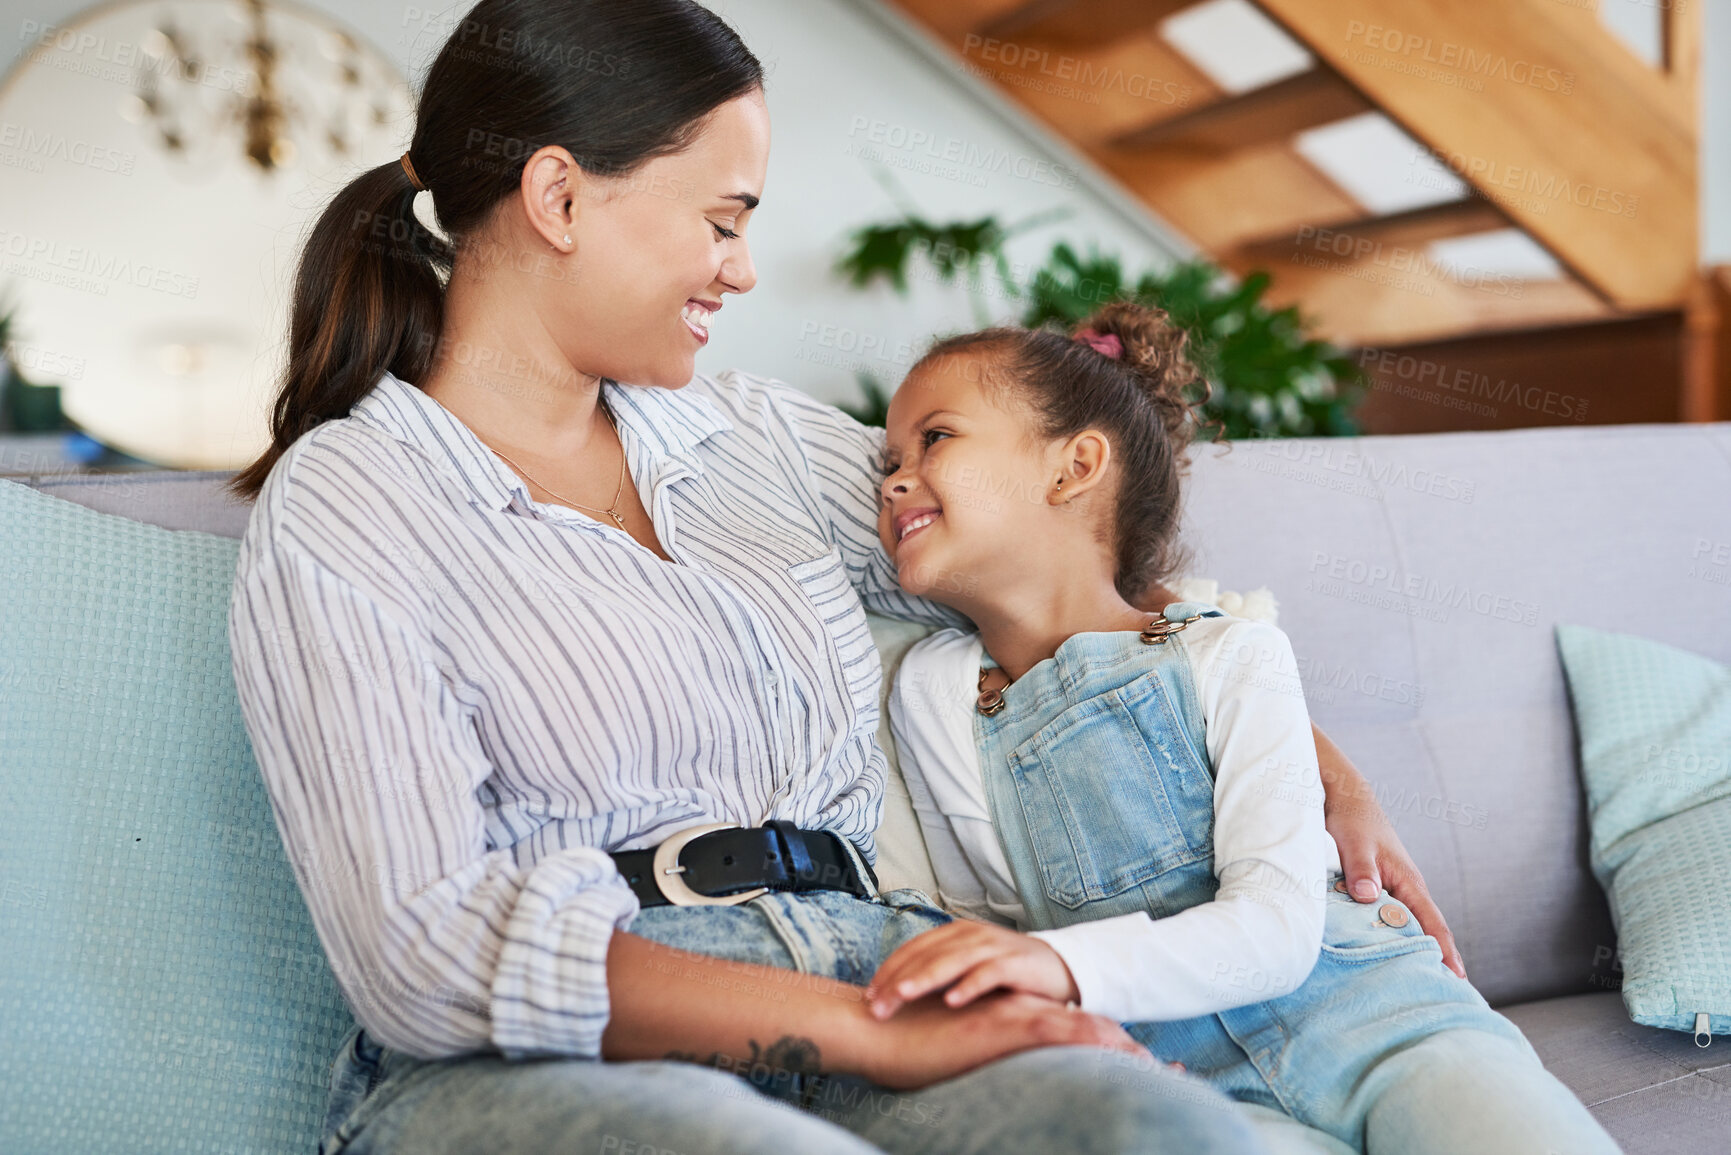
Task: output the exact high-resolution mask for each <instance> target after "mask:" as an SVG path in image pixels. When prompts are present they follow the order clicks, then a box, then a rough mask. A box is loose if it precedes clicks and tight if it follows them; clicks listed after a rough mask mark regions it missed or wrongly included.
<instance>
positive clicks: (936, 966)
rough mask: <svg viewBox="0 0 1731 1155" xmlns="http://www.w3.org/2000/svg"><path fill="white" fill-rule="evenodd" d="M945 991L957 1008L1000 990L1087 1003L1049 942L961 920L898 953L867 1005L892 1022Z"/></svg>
mask: <svg viewBox="0 0 1731 1155" xmlns="http://www.w3.org/2000/svg"><path fill="white" fill-rule="evenodd" d="M952 983H953V984H954V985H953V986H952V985H951V984H952ZM943 987H949V988H950V989H949V990H948V991H946V992H945V994H944V997H943V1001H944V1003H945V1004H946V1005H948V1006H951V1007H961V1006H966V1005H967V1004H968V1003H969V1002H972V1001H973V1000H974V999H976V998H978V997H979V996H980V995H983V994H985V993H986V992H987V991H992V990H997V989H999V988H1004V989H1007V990H1013V991H1024V992H1027V993H1028V994H1035V995H1042V996H1044V997H1045V998H1048V999H1051V1000H1053V1001H1055V1002H1058V1003H1070V1002H1076V1001H1078V1000H1079V999H1080V998H1081V997H1082V996H1081V993H1080V992H1079V991H1077V989H1076V980H1075V979H1074V978H1072V977H1071V975H1070V968H1069V967H1067V966H1065V965H1064V960H1063V958H1062V957H1060V956H1059V954H1058V952H1057V951H1055V950H1053V949H1052V948H1051V947H1050V946H1047V945H1046V943H1045V942H1044V941H1042V940H1040V939H1037V938H1034V937H1032V936H1030V935H1025V934H1020V933H1018V932H1016V931H1013V930H1009V929H1007V928H1005V927H1001V926H994V925H992V924H991V923H985V922H975V921H973V920H972V919H963V918H958V919H956V920H955V921H954V922H951V923H948V924H947V925H944V926H940V927H938V928H937V929H935V930H929V931H927V932H926V933H924V934H922V935H920V936H919V937H918V938H915V939H913V940H912V941H910V942H907V943H904V944H903V945H902V946H900V947H898V948H897V949H896V951H895V952H894V953H893V954H891V955H890V957H889V958H887V959H885V960H884V961H883V965H881V966H879V967H878V971H877V974H875V975H873V976H872V981H871V982H870V983H869V984H867V986H866V999H867V1001H868V1002H869V1003H870V1006H871V1012H872V1014H873V1015H875V1016H876V1017H878V1018H879V1019H887V1018H889V1017H890V1016H891V1015H893V1014H895V1013H896V1011H897V1009H899V1008H900V1007H901V1006H902V1005H903V1004H905V1003H910V1002H913V1001H914V1000H915V999H918V998H921V997H923V996H925V995H926V994H928V993H930V992H932V991H935V990H938V989H940V988H943Z"/></svg>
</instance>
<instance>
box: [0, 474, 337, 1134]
mask: <svg viewBox="0 0 1731 1155" xmlns="http://www.w3.org/2000/svg"><path fill="white" fill-rule="evenodd" d="M0 542H3V543H4V546H3V547H0V1151H5V1152H13V1151H17V1152H25V1151H28V1152H32V1153H44V1152H46V1153H58V1152H67V1153H72V1152H77V1153H79V1155H86V1153H88V1152H93V1151H151V1152H175V1151H182V1152H195V1151H207V1152H215V1151H222V1152H246V1151H251V1152H272V1153H276V1152H289V1151H300V1152H311V1151H312V1150H314V1149H315V1148H316V1147H317V1146H318V1141H319V1133H320V1129H321V1127H322V1125H323V1122H324V1107H325V1095H326V1087H327V1083H328V1080H329V1074H330V1064H331V1060H332V1059H333V1058H334V1057H335V1055H336V1050H337V1047H338V1045H339V1043H340V1042H341V1041H342V1038H343V1036H344V1034H345V1033H346V1032H347V1031H348V1030H349V1028H350V1027H351V1026H352V1025H353V1022H354V1020H353V1019H352V1018H351V1017H350V1015H349V1012H348V1010H347V1008H346V1007H345V1006H344V1004H343V1000H342V996H341V993H340V992H339V990H338V988H337V985H336V981H335V979H334V978H333V976H332V975H331V972H330V966H329V964H328V963H327V962H326V961H325V956H324V952H323V950H322V949H321V947H320V946H319V941H318V938H317V936H316V935H315V934H314V932H313V927H312V920H311V918H310V917H309V916H308V914H307V909H306V904H305V902H304V901H303V900H302V898H301V896H300V891H299V889H298V888H297V887H296V885H295V880H294V874H293V872H292V871H291V870H290V868H289V864H288V859H287V857H286V855H285V854H284V853H283V849H282V841H281V838H280V837H279V836H278V834H277V830H276V826H275V824H274V822H273V820H272V817H271V809H270V800H269V797H268V796H267V795H266V793H265V790H264V783H263V781H262V780H261V778H260V775H259V772H258V767H257V765H256V764H255V763H254V761H253V757H252V750H251V747H250V746H249V744H248V742H247V737H246V732H245V730H244V729H243V728H242V723H241V715H240V706H239V703H238V702H237V701H236V699H235V691H234V680H233V674H232V672H231V670H230V666H229V650H228V632H227V617H228V602H229V589H230V586H231V585H232V583H233V580H234V569H235V557H236V550H237V547H238V543H237V542H235V541H232V540H229V539H226V538H220V537H213V536H210V535H208V534H202V533H176V532H171V531H169V530H164V529H157V528H155V527H153V526H147V525H143V524H140V523H138V522H135V521H129V520H126V519H124V518H119V517H111V516H108V515H106V514H100V513H94V512H92V511H90V510H87V509H84V508H82V507H80V506H76V505H73V504H71V503H69V502H65V501H62V500H60V499H58V498H53V497H47V496H45V495H43V494H40V493H36V492H34V491H33V490H30V489H27V488H25V487H24V486H21V485H17V484H15V483H11V482H0Z"/></svg>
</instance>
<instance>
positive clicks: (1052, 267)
mask: <svg viewBox="0 0 1731 1155" xmlns="http://www.w3.org/2000/svg"><path fill="white" fill-rule="evenodd" d="M1038 219H1039V218H1033V219H1030V220H1029V221H1025V222H1022V223H1021V224H1020V225H1016V226H1004V225H1001V224H1000V223H999V222H998V221H997V219H996V218H995V217H983V218H981V219H979V220H973V221H956V222H951V223H948V224H942V223H933V222H930V221H926V220H924V219H922V218H920V217H919V216H918V215H916V214H914V213H911V212H904V214H903V216H902V217H900V218H898V219H896V220H892V221H887V222H883V223H879V224H870V225H865V226H862V227H861V228H858V229H855V230H854V231H853V232H852V233H851V234H850V236H849V243H848V247H847V249H846V251H845V252H844V253H843V254H842V256H841V258H840V259H839V260H838V262H837V270H838V272H840V273H841V274H842V275H843V276H844V277H845V278H846V279H847V280H848V282H849V283H850V284H851V285H853V286H854V287H855V288H865V287H867V286H869V285H871V284H873V283H874V282H877V281H879V280H882V281H885V282H887V283H888V284H889V285H890V286H891V287H892V288H894V289H895V290H896V292H898V293H901V294H905V293H906V292H907V285H908V271H909V267H910V265H911V263H912V262H913V261H914V260H915V259H923V260H926V261H928V262H929V263H930V265H931V268H932V270H933V273H934V274H935V276H936V278H937V279H938V280H940V281H946V282H949V281H956V280H958V279H961V280H965V281H966V283H967V285H968V287H969V289H970V293H971V296H972V298H973V301H974V307H975V313H976V315H977V316H979V317H980V319H981V323H982V324H984V323H985V319H984V316H983V313H984V309H983V305H982V302H981V300H980V289H981V286H982V283H983V278H984V277H985V276H986V274H987V273H988V272H991V273H994V274H995V275H996V276H997V278H998V280H999V281H1000V283H1001V285H1002V287H1003V290H1004V293H1005V295H1006V296H1008V297H1010V298H1012V299H1017V300H1025V301H1026V306H1025V308H1024V309H1023V312H1022V315H1021V317H1020V320H1021V323H1022V324H1024V325H1030V326H1035V325H1046V324H1051V325H1062V326H1068V325H1070V324H1073V323H1074V322H1076V321H1079V320H1081V319H1082V318H1084V317H1086V316H1088V315H1089V314H1090V313H1092V312H1093V311H1094V310H1095V309H1097V308H1099V307H1100V306H1101V305H1103V304H1106V303H1107V302H1109V301H1116V300H1131V301H1136V302H1138V303H1141V304H1145V305H1152V306H1155V307H1158V308H1161V309H1164V310H1165V311H1166V312H1167V313H1168V314H1169V315H1170V316H1171V318H1172V320H1173V322H1174V323H1176V324H1178V325H1182V326H1183V327H1184V328H1185V329H1186V330H1187V331H1188V332H1189V334H1190V346H1189V347H1190V352H1191V356H1192V357H1193V358H1195V360H1196V363H1197V367H1198V369H1200V370H1201V372H1202V375H1203V376H1204V377H1205V378H1206V379H1207V380H1208V382H1209V383H1210V384H1211V385H1212V387H1213V388H1212V392H1211V395H1210V397H1209V399H1208V401H1207V403H1206V404H1205V405H1204V408H1203V411H1204V414H1205V415H1206V416H1207V417H1209V418H1211V419H1213V420H1214V421H1216V422H1218V423H1219V426H1220V428H1221V430H1222V432H1223V433H1224V435H1225V436H1226V437H1229V438H1245V437H1317V436H1350V435H1353V434H1356V433H1357V432H1358V431H1359V430H1358V426H1357V424H1356V422H1354V421H1353V419H1352V409H1353V407H1354V406H1355V405H1356V404H1357V402H1358V400H1359V398H1360V397H1361V396H1362V395H1363V392H1364V377H1363V373H1362V371H1361V370H1360V369H1359V367H1358V366H1357V365H1356V364H1355V363H1354V362H1353V360H1352V359H1351V358H1350V357H1348V356H1347V355H1346V354H1345V352H1344V351H1342V350H1341V349H1339V348H1337V347H1336V346H1334V345H1332V344H1330V343H1329V342H1327V341H1323V340H1320V339H1318V338H1316V337H1313V336H1311V335H1310V334H1309V332H1308V325H1307V323H1306V322H1305V320H1304V318H1303V317H1302V316H1301V315H1300V314H1299V312H1298V310H1297V309H1295V308H1292V307H1287V308H1282V309H1271V308H1269V307H1268V305H1267V304H1265V303H1264V302H1263V300H1262V297H1263V295H1264V294H1265V293H1266V292H1267V290H1268V285H1269V276H1268V274H1267V273H1264V272H1260V271H1258V272H1254V273H1251V274H1250V275H1249V276H1247V277H1245V278H1243V279H1242V280H1239V281H1237V282H1234V281H1233V280H1232V279H1231V278H1230V277H1228V276H1227V275H1226V273H1225V272H1223V271H1222V270H1221V269H1220V268H1219V267H1218V266H1216V265H1213V264H1211V263H1210V262H1208V261H1206V260H1191V261H1186V262H1182V263H1179V264H1176V265H1173V266H1172V267H1170V268H1168V269H1164V270H1152V269H1151V270H1148V271H1146V272H1144V273H1142V274H1141V275H1140V276H1139V277H1136V278H1135V279H1134V280H1132V279H1130V278H1128V277H1127V276H1126V275H1125V273H1124V270H1123V263H1122V261H1121V260H1120V259H1119V258H1118V257H1116V256H1114V255H1111V254H1107V253H1101V252H1099V251H1091V252H1089V253H1088V254H1087V255H1086V256H1083V255H1080V254H1078V253H1077V252H1076V250H1075V249H1074V248H1073V247H1072V246H1071V245H1070V244H1068V243H1067V242H1064V241H1059V242H1057V243H1055V244H1054V245H1053V246H1052V249H1051V252H1050V254H1049V255H1048V256H1047V258H1046V261H1045V263H1044V264H1043V265H1042V266H1041V267H1040V268H1039V269H1038V270H1036V271H1035V273H1034V275H1033V277H1032V279H1031V280H1030V281H1029V283H1027V284H1026V285H1023V284H1018V283H1017V282H1016V280H1015V278H1014V277H1013V276H1012V274H1011V264H1010V261H1009V259H1008V257H1007V255H1006V254H1005V251H1004V242H1005V241H1006V240H1008V239H1009V238H1010V237H1011V236H1013V235H1014V234H1015V233H1017V232H1020V231H1021V230H1022V229H1024V228H1027V227H1031V225H1032V224H1033V223H1035V221H1036V220H1038ZM860 383H861V388H862V390H863V391H864V392H865V395H866V404H865V405H864V406H863V407H860V408H858V409H849V410H848V411H849V412H850V413H852V414H853V416H854V417H856V418H857V419H859V420H861V421H868V423H872V424H879V425H881V424H883V418H882V410H883V409H884V408H885V407H886V406H887V403H888V402H887V398H886V397H885V394H884V390H883V388H882V387H881V386H880V385H879V384H878V383H877V382H876V381H874V380H872V379H871V378H870V377H869V376H868V375H866V374H861V375H860ZM874 417H875V418H876V420H875V421H872V420H870V419H871V418H874Z"/></svg>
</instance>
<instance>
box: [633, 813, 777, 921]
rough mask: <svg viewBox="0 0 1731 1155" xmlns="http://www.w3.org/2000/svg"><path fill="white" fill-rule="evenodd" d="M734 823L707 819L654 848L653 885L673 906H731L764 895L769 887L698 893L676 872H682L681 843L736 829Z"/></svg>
mask: <svg viewBox="0 0 1731 1155" xmlns="http://www.w3.org/2000/svg"><path fill="white" fill-rule="evenodd" d="M738 829H739V823H737V822H711V823H708V824H706V825H703V826H688V827H686V828H685V829H684V830H681V831H680V832H679V833H677V834H675V835H673V836H672V837H671V838H668V839H666V840H665V841H663V842H662V843H661V845H660V846H657V847H656V848H655V865H654V867H653V869H654V872H655V888H656V889H657V890H659V891H660V892H661V894H662V897H664V898H666V899H667V901H668V902H671V903H672V904H673V905H675V906H734V905H736V904H738V903H741V902H750V901H751V900H752V899H754V898H756V897H757V896H758V895H760V894H768V893H769V887H767V886H760V887H758V888H757V889H756V890H745V891H741V892H740V893H738V894H699V893H698V892H697V891H695V890H692V889H691V887H689V886H687V885H686V884H685V879H683V878H681V877H680V875H682V874H684V873H685V867H683V866H681V865H679V852H680V851H681V850H684V849H685V844H686V843H687V842H690V841H691V840H692V839H693V838H698V837H700V836H702V835H705V834H708V833H709V832H710V831H712V830H738Z"/></svg>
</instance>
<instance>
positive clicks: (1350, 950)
mask: <svg viewBox="0 0 1731 1155" xmlns="http://www.w3.org/2000/svg"><path fill="white" fill-rule="evenodd" d="M1322 949H1323V950H1324V951H1327V952H1328V954H1330V955H1331V956H1333V957H1334V958H1335V959H1337V960H1339V961H1340V962H1347V963H1362V962H1375V961H1377V960H1379V959H1385V958H1393V957H1395V956H1396V955H1403V954H1411V953H1412V952H1414V951H1421V950H1434V951H1436V952H1437V954H1438V955H1439V956H1440V955H1441V954H1442V947H1441V946H1440V945H1439V944H1438V943H1437V940H1436V939H1434V938H1432V937H1431V936H1430V935H1428V934H1426V933H1425V932H1424V928H1423V927H1421V926H1419V924H1418V916H1417V915H1415V914H1413V912H1412V911H1411V910H1409V909H1408V908H1407V906H1406V904H1405V903H1402V902H1400V901H1399V900H1397V899H1395V898H1392V897H1390V896H1389V893H1388V892H1387V891H1383V892H1382V894H1381V895H1379V896H1378V898H1377V900H1376V901H1375V902H1358V901H1355V900H1354V899H1353V897H1352V896H1351V895H1348V894H1342V893H1340V892H1339V891H1336V890H1335V889H1334V888H1333V887H1332V886H1331V887H1330V888H1329V891H1328V912H1327V921H1326V923H1325V925H1324V928H1323V935H1322Z"/></svg>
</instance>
